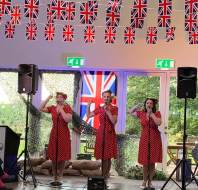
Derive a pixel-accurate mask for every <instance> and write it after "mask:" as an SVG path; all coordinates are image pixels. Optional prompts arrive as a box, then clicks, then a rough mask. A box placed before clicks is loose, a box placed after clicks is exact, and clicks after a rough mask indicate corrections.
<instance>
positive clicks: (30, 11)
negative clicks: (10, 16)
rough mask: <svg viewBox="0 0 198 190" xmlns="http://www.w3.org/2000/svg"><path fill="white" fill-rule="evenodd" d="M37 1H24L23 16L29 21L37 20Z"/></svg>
mask: <svg viewBox="0 0 198 190" xmlns="http://www.w3.org/2000/svg"><path fill="white" fill-rule="evenodd" d="M38 15H39V0H25V8H24V16H25V17H29V19H30V20H31V19H33V18H38Z"/></svg>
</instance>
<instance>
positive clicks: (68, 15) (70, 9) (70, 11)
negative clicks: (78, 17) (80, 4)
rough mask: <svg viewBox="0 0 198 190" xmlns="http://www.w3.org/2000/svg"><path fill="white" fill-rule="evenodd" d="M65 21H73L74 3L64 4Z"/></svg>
mask: <svg viewBox="0 0 198 190" xmlns="http://www.w3.org/2000/svg"><path fill="white" fill-rule="evenodd" d="M65 3H66V5H65V11H66V18H65V19H66V20H69V21H70V20H74V18H75V14H76V13H75V6H76V5H75V2H65Z"/></svg>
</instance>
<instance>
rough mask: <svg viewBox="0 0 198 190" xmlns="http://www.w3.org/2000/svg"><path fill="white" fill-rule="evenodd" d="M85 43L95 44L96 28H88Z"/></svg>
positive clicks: (85, 32) (85, 33)
mask: <svg viewBox="0 0 198 190" xmlns="http://www.w3.org/2000/svg"><path fill="white" fill-rule="evenodd" d="M84 41H85V43H93V42H94V41H95V28H94V26H86V28H85V31H84Z"/></svg>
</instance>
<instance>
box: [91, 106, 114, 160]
mask: <svg viewBox="0 0 198 190" xmlns="http://www.w3.org/2000/svg"><path fill="white" fill-rule="evenodd" d="M109 110H110V112H111V114H112V115H118V107H117V106H113V105H111V104H110V105H109ZM94 114H95V115H97V114H99V122H100V126H99V128H98V129H97V133H96V143H95V151H94V156H95V158H96V159H97V160H98V159H104V160H107V159H111V158H116V157H117V143H116V133H115V126H114V124H113V123H112V122H111V121H110V119H109V117H108V116H107V114H106V113H105V110H104V109H103V108H102V107H100V106H99V107H97V108H96V109H95V110H94Z"/></svg>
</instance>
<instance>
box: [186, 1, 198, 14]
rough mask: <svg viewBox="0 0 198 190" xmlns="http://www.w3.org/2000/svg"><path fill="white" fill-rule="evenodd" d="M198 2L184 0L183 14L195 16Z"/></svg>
mask: <svg viewBox="0 0 198 190" xmlns="http://www.w3.org/2000/svg"><path fill="white" fill-rule="evenodd" d="M197 11H198V0H185V14H186V15H189V14H197Z"/></svg>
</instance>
